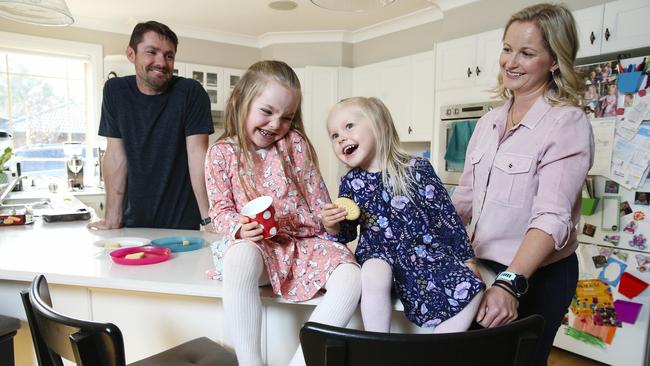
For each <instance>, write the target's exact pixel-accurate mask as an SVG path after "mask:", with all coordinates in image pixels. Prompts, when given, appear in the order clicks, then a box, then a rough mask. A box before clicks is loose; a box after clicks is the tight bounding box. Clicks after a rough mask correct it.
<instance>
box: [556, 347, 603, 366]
mask: <svg viewBox="0 0 650 366" xmlns="http://www.w3.org/2000/svg"><path fill="white" fill-rule="evenodd" d="M603 365H607V364H604V363H602V362H598V361H594V360H592V359H590V358H586V357H583V356H580V355H577V354H575V353H571V352H568V351H565V350H563V349H560V348H555V347H553V349H552V350H551V354H550V355H549V356H548V366H603Z"/></svg>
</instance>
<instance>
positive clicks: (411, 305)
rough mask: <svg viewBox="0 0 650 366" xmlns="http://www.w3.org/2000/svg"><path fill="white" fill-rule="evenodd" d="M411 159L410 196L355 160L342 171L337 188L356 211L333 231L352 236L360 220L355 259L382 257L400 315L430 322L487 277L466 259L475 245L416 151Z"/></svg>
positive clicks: (450, 312) (454, 309)
mask: <svg viewBox="0 0 650 366" xmlns="http://www.w3.org/2000/svg"><path fill="white" fill-rule="evenodd" d="M410 166H411V169H410V174H412V176H413V177H414V180H415V184H414V185H413V187H411V189H410V193H411V195H412V197H413V201H414V202H413V201H411V200H410V199H409V198H408V197H406V196H393V195H391V193H390V191H387V190H386V189H384V186H383V183H382V179H381V173H370V172H367V171H365V170H361V169H358V168H355V169H352V170H350V171H349V172H348V173H347V174H346V175H345V176H344V177H343V178H341V185H340V188H339V196H341V197H347V198H350V199H352V200H353V201H354V202H356V203H357V205H359V208H361V216H360V217H359V219H358V220H356V221H354V222H351V221H343V222H341V232H340V233H339V234H338V235H336V236H332V238H333V239H334V240H336V241H339V242H341V243H347V242H350V241H352V240H354V239H355V238H356V236H357V234H356V233H357V230H356V226H357V225H361V230H360V232H361V237H360V239H359V243H358V245H357V250H356V253H355V255H356V257H357V261H358V262H359V264H363V263H364V262H365V261H367V260H368V259H371V258H379V259H382V260H384V261H386V262H387V263H388V264H389V265H390V266H391V267H392V270H393V285H394V288H395V290H396V292H397V295H398V296H399V298H400V300H401V301H402V304H403V305H404V314H405V315H406V317H407V318H408V319H409V320H410V321H412V322H413V323H415V324H417V325H418V326H423V327H433V326H436V325H438V324H440V323H441V322H443V321H445V320H447V319H449V318H451V317H452V316H454V315H456V314H458V312H460V311H461V310H462V309H463V308H464V307H465V306H466V305H467V304H468V303H469V302H470V301H471V300H472V298H473V297H474V296H475V295H476V294H477V293H479V292H480V291H481V290H483V289H485V285H484V284H483V282H481V280H479V279H478V278H477V277H476V276H475V275H474V273H473V272H472V271H471V270H470V269H469V268H467V267H466V266H465V264H464V262H465V261H466V260H467V259H470V258H473V257H474V251H473V250H472V248H471V247H470V244H469V241H468V238H467V233H466V231H465V227H464V226H463V224H462V222H461V220H460V217H459V216H458V214H457V213H456V211H455V210H454V206H453V205H452V203H451V200H450V199H449V195H448V194H447V191H446V190H445V188H444V187H443V185H442V182H440V179H439V178H438V176H437V175H436V173H435V172H434V171H433V167H432V166H431V164H430V163H429V161H428V160H424V159H420V158H414V159H413V160H411V162H410Z"/></svg>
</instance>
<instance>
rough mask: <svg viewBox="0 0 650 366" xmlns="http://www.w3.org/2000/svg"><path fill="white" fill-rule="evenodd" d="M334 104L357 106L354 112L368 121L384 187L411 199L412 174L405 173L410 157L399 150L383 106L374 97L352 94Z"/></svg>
mask: <svg viewBox="0 0 650 366" xmlns="http://www.w3.org/2000/svg"><path fill="white" fill-rule="evenodd" d="M338 106H341V107H346V106H351V107H353V108H358V111H359V112H361V114H363V115H364V116H365V117H366V118H367V119H368V120H370V122H371V123H370V126H371V128H372V133H373V135H374V138H375V149H376V150H375V154H377V157H378V158H379V159H378V160H379V164H380V168H381V173H382V176H381V179H382V183H383V184H384V187H385V188H386V189H387V190H391V188H392V192H391V193H393V194H394V195H401V196H407V197H409V198H412V195H411V192H410V191H409V187H410V186H411V183H412V181H413V177H412V175H411V174H410V173H409V162H410V161H411V159H413V157H412V156H411V155H410V154H408V153H407V152H406V151H404V149H402V147H401V145H400V140H399V135H398V134H397V130H396V129H395V124H394V123H393V117H391V115H390V111H389V110H388V108H386V105H384V103H383V102H382V101H381V100H379V99H378V98H374V97H371V98H366V97H352V98H347V99H343V100H342V101H340V102H339V103H338V104H337V107H338Z"/></svg>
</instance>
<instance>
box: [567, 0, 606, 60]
mask: <svg viewBox="0 0 650 366" xmlns="http://www.w3.org/2000/svg"><path fill="white" fill-rule="evenodd" d="M604 9H605V7H604V6H603V5H597V6H592V7H590V8H586V9H581V10H577V11H575V12H574V13H573V17H574V18H575V20H576V26H577V28H578V41H579V42H580V49H579V50H578V56H577V57H588V56H594V55H598V54H600V47H601V45H602V40H603V10H604Z"/></svg>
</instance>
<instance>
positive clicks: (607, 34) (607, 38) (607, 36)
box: [605, 28, 612, 41]
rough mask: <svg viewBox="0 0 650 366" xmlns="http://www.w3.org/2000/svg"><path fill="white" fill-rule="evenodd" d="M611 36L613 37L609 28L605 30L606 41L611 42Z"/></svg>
mask: <svg viewBox="0 0 650 366" xmlns="http://www.w3.org/2000/svg"><path fill="white" fill-rule="evenodd" d="M611 35H612V34H611V33H609V28H605V40H606V41H609V36H611Z"/></svg>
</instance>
